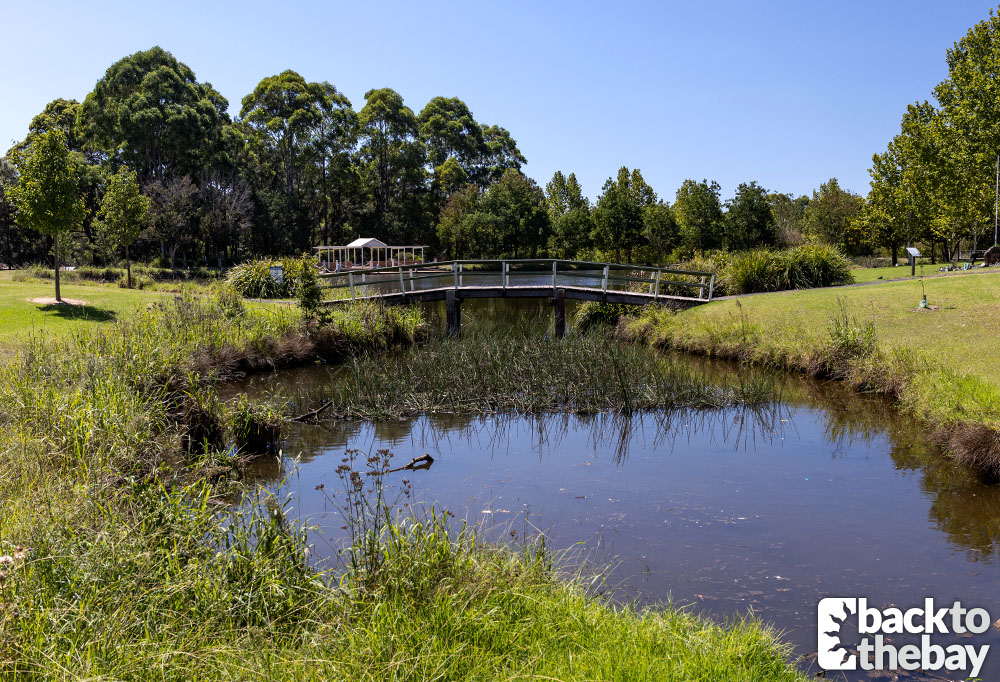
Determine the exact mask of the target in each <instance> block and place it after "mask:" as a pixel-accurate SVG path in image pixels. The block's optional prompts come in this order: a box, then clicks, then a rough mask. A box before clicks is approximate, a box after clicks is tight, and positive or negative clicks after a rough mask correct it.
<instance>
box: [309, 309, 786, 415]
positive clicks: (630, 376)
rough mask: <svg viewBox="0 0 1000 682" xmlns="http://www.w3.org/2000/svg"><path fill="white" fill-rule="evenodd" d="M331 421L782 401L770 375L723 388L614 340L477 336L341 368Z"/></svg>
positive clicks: (469, 333)
mask: <svg viewBox="0 0 1000 682" xmlns="http://www.w3.org/2000/svg"><path fill="white" fill-rule="evenodd" d="M324 397H326V398H327V399H329V400H330V401H331V403H332V404H331V406H330V409H329V410H328V411H327V412H326V414H327V416H331V417H339V418H343V417H350V418H359V419H395V418H400V417H407V416H413V415H417V414H421V413H460V412H477V413H483V412H488V413H492V412H516V413H537V412H542V411H551V410H559V411H570V412H598V411H618V412H628V411H631V410H647V409H669V408H679V407H699V408H701V407H703V408H715V407H722V406H728V405H759V404H763V403H768V402H771V401H773V400H774V398H775V394H774V392H773V386H772V385H771V384H770V383H769V382H768V381H767V380H766V379H763V378H760V377H757V378H754V379H746V380H745V381H744V382H743V383H734V384H730V385H722V384H718V383H713V382H710V381H708V380H707V379H706V378H705V377H703V376H698V375H697V374H694V373H692V371H691V370H690V369H688V368H687V367H686V366H681V365H679V364H675V363H672V362H671V361H670V359H669V358H667V357H663V356H660V355H658V354H656V353H652V352H650V351H649V350H648V349H646V348H642V347H640V346H633V345H624V344H621V343H619V342H617V341H615V340H614V339H612V338H610V337H609V336H607V335H604V334H596V333H594V334H587V335H571V336H569V337H567V338H565V339H551V338H546V337H545V336H544V335H542V334H541V333H535V332H531V331H521V332H517V331H515V330H511V329H507V330H500V331H492V330H477V329H475V327H474V326H472V325H469V326H468V327H467V328H466V330H465V331H464V332H463V336H462V337H461V338H459V339H441V340H438V341H436V342H434V343H431V344H428V345H426V346H422V347H419V348H414V349H410V350H402V351H399V352H397V353H395V354H393V355H390V356H387V357H386V356H381V357H376V356H372V355H362V356H358V357H354V358H351V359H350V360H349V361H347V362H346V363H345V364H344V365H343V366H342V367H340V368H337V369H336V370H334V375H333V377H332V380H331V382H330V388H329V389H328V392H327V393H326V394H325V396H324Z"/></svg>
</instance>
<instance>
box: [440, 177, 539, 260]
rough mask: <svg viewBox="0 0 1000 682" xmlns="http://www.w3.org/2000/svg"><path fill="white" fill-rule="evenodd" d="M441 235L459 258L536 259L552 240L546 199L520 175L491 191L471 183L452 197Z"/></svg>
mask: <svg viewBox="0 0 1000 682" xmlns="http://www.w3.org/2000/svg"><path fill="white" fill-rule="evenodd" d="M437 233H438V239H439V240H440V241H441V244H442V245H443V246H444V247H445V248H446V249H447V250H448V254H449V255H450V256H451V257H453V258H469V257H481V258H497V257H500V258H505V257H506V258H518V257H521V258H523V257H532V258H533V257H535V256H536V255H537V254H538V252H539V250H540V249H543V248H545V245H546V244H547V242H548V240H549V214H548V212H547V211H546V203H545V195H544V193H543V192H542V190H541V189H540V188H539V187H538V186H537V185H536V184H535V182H534V181H533V180H531V179H530V178H527V177H525V176H524V175H522V174H521V173H519V172H517V171H514V170H508V171H507V172H506V173H504V175H503V177H502V178H501V179H500V181H499V182H497V183H496V184H494V185H491V186H490V187H489V189H488V190H486V192H480V191H479V189H478V187H477V186H476V185H473V184H468V185H466V186H465V187H463V188H462V189H460V190H458V191H457V192H455V193H453V194H452V195H451V196H450V197H449V198H448V201H447V202H446V203H445V205H444V207H443V208H442V210H441V222H439V223H438V227H437Z"/></svg>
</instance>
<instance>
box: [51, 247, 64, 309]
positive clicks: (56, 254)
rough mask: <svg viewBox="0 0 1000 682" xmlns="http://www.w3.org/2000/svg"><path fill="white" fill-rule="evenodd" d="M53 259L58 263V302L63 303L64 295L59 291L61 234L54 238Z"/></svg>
mask: <svg viewBox="0 0 1000 682" xmlns="http://www.w3.org/2000/svg"><path fill="white" fill-rule="evenodd" d="M52 251H53V254H52V255H53V258H54V259H55V262H56V301H58V302H59V303H62V293H61V292H60V291H59V233H58V232H57V233H56V234H54V235H53V236H52Z"/></svg>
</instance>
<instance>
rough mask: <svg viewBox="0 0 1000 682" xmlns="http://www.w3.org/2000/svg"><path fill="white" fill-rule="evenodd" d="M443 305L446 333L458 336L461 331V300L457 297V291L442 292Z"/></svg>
mask: <svg viewBox="0 0 1000 682" xmlns="http://www.w3.org/2000/svg"><path fill="white" fill-rule="evenodd" d="M444 305H445V318H446V320H447V327H448V335H449V336H458V335H459V333H461V331H462V300H461V299H460V298H459V297H458V292H457V291H454V290H452V291H446V292H444Z"/></svg>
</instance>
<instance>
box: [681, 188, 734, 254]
mask: <svg viewBox="0 0 1000 682" xmlns="http://www.w3.org/2000/svg"><path fill="white" fill-rule="evenodd" d="M720 189H721V188H720V187H719V183H717V182H715V181H714V180H713V181H711V182H709V181H708V180H702V181H701V182H696V181H694V180H685V181H684V182H683V183H681V186H680V187H679V188H678V190H677V198H676V199H675V200H674V215H675V216H676V218H677V227H678V230H679V232H680V241H681V244H682V245H683V246H684V247H685V248H686V249H688V250H690V251H691V252H694V251H700V252H701V253H702V254H704V253H705V251H707V250H709V249H715V248H718V247H719V246H721V245H722V220H723V215H722V201H721V200H720V199H719V191H720Z"/></svg>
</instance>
